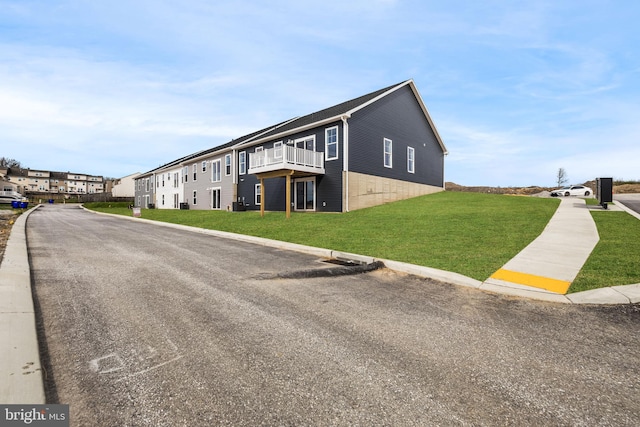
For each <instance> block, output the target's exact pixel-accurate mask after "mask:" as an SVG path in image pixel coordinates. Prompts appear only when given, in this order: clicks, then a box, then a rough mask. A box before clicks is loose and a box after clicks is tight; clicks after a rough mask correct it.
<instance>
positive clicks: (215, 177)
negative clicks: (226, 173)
mask: <svg viewBox="0 0 640 427" xmlns="http://www.w3.org/2000/svg"><path fill="white" fill-rule="evenodd" d="M221 168H222V161H221V160H220V159H218V160H214V161H213V162H211V181H213V182H220V181H221V180H222V177H221V173H220V172H221V171H222V169H221Z"/></svg>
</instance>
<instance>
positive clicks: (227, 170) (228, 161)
mask: <svg viewBox="0 0 640 427" xmlns="http://www.w3.org/2000/svg"><path fill="white" fill-rule="evenodd" d="M224 174H225V175H226V176H229V175H231V154H227V155H226V156H224Z"/></svg>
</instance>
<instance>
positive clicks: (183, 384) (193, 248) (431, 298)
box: [27, 205, 640, 426]
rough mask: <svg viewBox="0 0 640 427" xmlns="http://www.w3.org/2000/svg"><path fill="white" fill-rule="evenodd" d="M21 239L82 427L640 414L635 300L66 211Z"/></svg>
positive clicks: (51, 364)
mask: <svg viewBox="0 0 640 427" xmlns="http://www.w3.org/2000/svg"><path fill="white" fill-rule="evenodd" d="M238 215H242V214H241V213H239V214H238ZM27 231H28V242H29V250H30V254H31V261H32V269H33V287H34V294H35V300H36V308H37V311H38V312H39V326H40V338H41V345H42V347H43V354H44V358H45V361H44V363H43V366H44V368H45V370H46V385H47V396H48V400H49V402H60V403H66V404H69V405H70V410H71V419H72V425H78V426H85V425H91V426H115V425H131V426H161V425H166V426H180V425H234V426H238V425H251V426H255V425H323V426H324V425H393V426H404V425H407V426H413V425H416V426H417V425H420V426H422V425H611V426H624V425H627V426H631V425H636V424H637V420H638V419H639V417H640V393H638V390H639V389H640V307H639V306H638V305H623V306H613V307H606V306H602V307H589V306H575V305H567V304H565V305H562V304H551V303H542V302H533V301H528V300H521V299H515V298H507V297H503V296H499V295H493V294H489V293H484V292H481V291H478V290H474V289H468V288H460V287H456V286H453V285H448V284H442V283H437V282H432V281H428V280H424V279H418V278H416V277H413V276H402V275H398V274H394V273H392V272H390V271H388V270H384V269H383V270H379V271H376V272H372V273H367V274H361V275H354V276H342V277H324V278H323V277H320V278H307V279H286V278H274V277H275V275H276V274H278V273H283V272H291V271H296V270H301V269H317V268H323V266H324V263H322V262H321V260H318V259H316V258H314V257H312V256H308V255H302V254H298V253H292V252H284V251H279V250H275V249H270V248H265V247H261V246H255V245H250V244H246V243H240V242H236V241H231V240H224V239H220V238H215V237H211V236H207V235H203V234H198V233H191V232H184V231H179V230H175V229H169V228H165V227H160V226H157V225H152V224H146V223H141V222H133V221H128V220H125V219H119V218H111V217H105V216H99V215H95V214H91V213H87V212H84V211H82V210H81V209H79V208H77V207H69V206H66V207H65V206H59V205H54V206H45V207H43V208H41V209H39V210H37V211H35V212H33V213H32V214H31V216H30V217H29V220H28V224H27ZM290 277H297V276H296V275H291V276H290Z"/></svg>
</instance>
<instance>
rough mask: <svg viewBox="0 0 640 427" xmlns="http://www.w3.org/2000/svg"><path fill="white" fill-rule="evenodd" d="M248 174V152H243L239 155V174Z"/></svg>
mask: <svg viewBox="0 0 640 427" xmlns="http://www.w3.org/2000/svg"><path fill="white" fill-rule="evenodd" d="M245 173H247V152H246V151H241V152H239V153H238V174H239V175H244V174H245Z"/></svg>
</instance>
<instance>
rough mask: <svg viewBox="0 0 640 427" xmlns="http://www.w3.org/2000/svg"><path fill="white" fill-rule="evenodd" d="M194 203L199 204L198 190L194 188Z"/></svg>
mask: <svg viewBox="0 0 640 427" xmlns="http://www.w3.org/2000/svg"><path fill="white" fill-rule="evenodd" d="M193 204H194V206H195V205H197V204H198V192H197V191H196V190H193Z"/></svg>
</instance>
